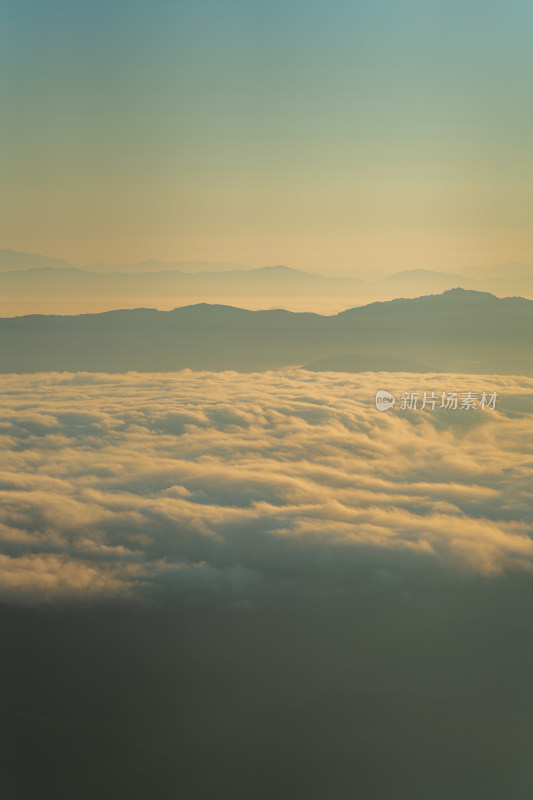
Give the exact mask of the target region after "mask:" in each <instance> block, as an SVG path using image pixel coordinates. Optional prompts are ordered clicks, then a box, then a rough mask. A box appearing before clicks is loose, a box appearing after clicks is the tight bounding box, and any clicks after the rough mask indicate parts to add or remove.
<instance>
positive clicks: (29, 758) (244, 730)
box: [0, 371, 533, 800]
mask: <svg viewBox="0 0 533 800" xmlns="http://www.w3.org/2000/svg"><path fill="white" fill-rule="evenodd" d="M377 388H389V389H391V390H393V391H395V392H396V393H399V392H400V391H402V390H404V389H406V390H407V389H409V390H422V391H423V390H424V389H435V390H436V391H437V390H445V391H454V390H458V391H469V390H473V391H476V390H480V391H482V390H484V389H485V388H487V389H490V390H491V391H498V392H499V393H500V395H501V397H500V399H499V402H498V405H497V409H496V411H494V412H492V411H490V412H489V411H486V412H481V411H475V412H464V413H463V412H459V411H458V412H449V413H448V414H446V413H445V412H438V411H435V412H419V411H417V412H403V411H400V410H399V409H397V408H396V409H395V410H394V411H392V412H385V413H379V412H378V411H376V409H375V406H374V404H373V398H374V394H375V391H376V389H377ZM532 397H533V381H531V380H529V379H524V378H513V377H504V378H501V377H496V376H475V378H468V377H466V376H454V375H440V376H420V375H417V376H410V375H378V376H376V375H370V374H367V375H350V376H346V375H338V374H337V375H333V374H311V373H308V372H305V371H291V372H277V373H267V374H261V375H254V376H243V375H238V374H236V373H222V374H217V375H214V374H209V373H204V374H195V373H188V372H185V373H179V374H170V375H160V374H158V375H137V374H129V375H121V376H114V375H87V374H85V375H84V374H76V375H73V374H55V375H40V376H32V375H25V376H9V377H7V378H6V379H5V381H4V392H3V395H2V414H1V422H0V425H1V428H0V436H1V445H2V449H1V458H2V466H1V474H0V543H1V545H0V593H1V598H2V601H3V604H2V605H0V631H1V633H2V642H3V655H2V664H1V667H0V673H1V678H2V680H1V681H0V687H1V688H0V700H1V702H2V709H3V721H2V725H1V726H0V745H1V750H0V753H1V766H2V771H1V781H2V787H3V789H4V792H3V794H4V795H5V796H6V797H9V798H10V800H11V798H14V800H19V799H22V798H24V799H25V798H30V797H31V798H34V797H48V796H51V797H55V798H69V799H70V798H77V799H78V798H80V799H81V800H85V798H94V797H102V798H122V797H127V798H128V799H129V798H139V799H140V798H147V797H157V798H163V799H165V800H166V798H168V799H169V800H170V799H171V798H172V799H173V798H182V797H183V798H187V800H188V798H192V799H193V800H196V798H199V800H202V799H203V798H216V799H217V800H219V799H221V800H226V798H228V799H229V798H231V799H232V800H233V799H234V798H237V800H241V798H242V800H244V798H246V799H247V800H248V798H250V797H253V798H259V800H263V799H264V800H267V798H268V800H270V798H272V797H279V798H282V799H283V800H285V798H287V800H289V799H290V800H292V798H304V799H305V800H323V798H326V797H327V798H333V800H352V798H363V800H387V799H388V798H395V799H397V800H404V798H405V800H418V799H419V798H420V800H422V799H423V800H426V799H427V798H431V799H432V800H449V798H451V797H453V798H459V800H471V798H474V797H484V798H490V799H491V800H500V798H508V797H509V798H514V797H516V798H522V797H528V796H529V795H530V794H531V791H532V789H533V769H532V768H531V757H530V753H531V747H532V746H533V723H532V721H531V720H532V719H533V715H532V714H531V708H532V705H533V692H532V690H531V679H530V676H531V673H532V670H533V635H532V634H533V630H532V626H533V623H532V617H531V611H530V609H531V607H532V604H533V575H532V574H531V573H532V569H531V568H532V566H533V549H532V545H531V528H532V511H533V502H532V495H533V481H532V467H533V444H532V439H531V417H530V416H529V414H530V409H531V399H532Z"/></svg>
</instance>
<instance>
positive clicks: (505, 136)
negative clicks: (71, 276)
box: [0, 0, 533, 272]
mask: <svg viewBox="0 0 533 800" xmlns="http://www.w3.org/2000/svg"><path fill="white" fill-rule="evenodd" d="M532 30H533V4H531V3H530V2H526V0H507V2H505V3H504V2H493V1H491V0H461V2H459V1H458V0H446V1H445V2H444V0H438V1H436V0H433V1H431V0H404V1H403V2H398V0H372V2H369V0H367V1H366V2H358V1H357V0H350V2H346V1H343V2H341V1H340V0H334V1H333V2H328V3H326V2H323V1H322V2H317V1H316V0H306V2H303V0H283V2H281V1H280V0H270V2H268V3H264V2H261V3H259V2H257V0H246V1H245V0H218V1H217V0H194V2H192V0H187V1H186V2H170V0H152V1H151V2H150V3H148V2H139V0H113V2H109V0H106V2H103V0H93V1H92V2H81V1H80V0H68V1H67V0H47V2H45V3H43V2H42V0H0V74H1V78H0V99H1V104H2V111H3V114H2V118H3V119H2V125H1V127H0V147H1V153H2V156H1V158H0V185H1V187H2V189H1V192H0V216H1V219H2V223H1V230H0V246H2V247H6V248H13V249H18V250H29V251H37V252H40V253H44V254H47V255H56V256H62V257H64V258H67V259H68V260H70V261H72V262H73V263H75V264H78V265H81V264H87V263H91V262H95V261H122V262H124V261H139V260H142V259H145V258H161V259H166V260H211V261H236V262H240V263H243V264H250V265H254V266H261V265H262V264H266V263H287V264H290V265H292V266H295V267H300V268H305V267H309V268H313V269H321V270H322V271H324V272H325V271H328V270H332V271H335V270H336V271H338V272H347V271H349V270H350V269H352V268H364V267H375V268H376V269H381V268H386V269H389V268H390V269H402V268H410V267H428V268H454V267H456V266H457V267H458V266H462V265H469V264H496V263H502V262H506V261H511V260H516V261H528V260H531V255H532V248H533V226H532V225H531V211H532V208H533V202H532V201H533V181H532V177H533V159H531V157H530V148H531V141H533V93H532V92H531V89H530V81H531V74H532V72H533V48H532V47H531V33H532Z"/></svg>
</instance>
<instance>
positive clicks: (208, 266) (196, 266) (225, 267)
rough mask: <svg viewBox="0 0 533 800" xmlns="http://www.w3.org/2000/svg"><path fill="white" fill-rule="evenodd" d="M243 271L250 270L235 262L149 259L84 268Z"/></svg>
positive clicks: (150, 270) (91, 270)
mask: <svg viewBox="0 0 533 800" xmlns="http://www.w3.org/2000/svg"><path fill="white" fill-rule="evenodd" d="M234 269H242V270H248V269H252V267H246V266H244V265H242V264H234V263H233V262H227V261H225V262H215V261H159V259H156V258H155V259H148V260H147V261H137V262H135V263H130V264H102V263H98V264H89V265H88V266H86V267H83V270H84V271H85V272H104V273H105V272H129V273H138V272H142V273H150V272H168V271H173V270H174V271H178V272H193V273H194V272H228V271H229V270H234Z"/></svg>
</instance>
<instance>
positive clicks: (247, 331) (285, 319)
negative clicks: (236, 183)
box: [0, 289, 533, 375]
mask: <svg viewBox="0 0 533 800" xmlns="http://www.w3.org/2000/svg"><path fill="white" fill-rule="evenodd" d="M532 346H533V301H531V300H525V299H523V298H512V297H510V298H503V299H501V298H497V297H495V296H493V295H491V294H488V293H485V292H477V291H468V290H463V289H453V290H450V291H447V292H444V293H443V294H439V295H429V296H424V297H419V298H416V299H397V300H392V301H388V302H376V303H372V304H370V305H366V306H361V307H357V308H351V309H348V310H346V311H344V312H342V313H340V314H337V315H334V316H321V315H319V314H312V313H293V312H290V311H284V310H268V311H267V310H265V311H249V310H246V309H241V308H235V307H232V306H225V305H220V304H218V305H209V304H205V303H203V304H198V305H190V306H184V307H181V308H177V309H175V310H174V311H156V310H154V309H149V308H142V309H135V310H118V311H111V312H107V313H102V314H82V315H79V316H40V315H30V316H25V317H15V318H3V319H0V371H2V372H33V371H39V370H43V371H48V370H86V371H104V372H105V371H109V372H117V371H118V372H123V371H128V370H138V371H161V370H162V371H166V370H175V369H182V368H185V367H188V368H191V369H208V370H221V369H237V370H244V371H253V370H264V369H270V368H278V367H284V366H291V365H305V364H309V365H310V366H311V367H312V368H314V369H316V363H315V366H313V362H317V361H318V360H319V359H326V358H331V357H335V358H336V359H337V361H335V360H333V361H332V362H331V365H332V366H331V368H332V369H339V368H341V369H346V367H347V365H346V363H345V362H344V361H342V359H344V358H345V357H346V355H345V354H347V353H357V354H359V358H360V359H362V360H361V361H360V367H361V365H362V367H361V368H364V369H368V368H372V363H374V364H375V369H376V370H379V369H385V368H387V369H388V368H389V367H390V368H391V369H392V368H393V367H394V364H397V365H398V369H405V368H406V364H407V365H408V363H409V362H415V363H416V364H417V365H418V366H419V367H420V366H421V365H422V367H425V365H427V367H428V369H429V370H431V371H433V370H440V371H458V372H473V373H481V372H499V373H505V374H512V373H515V374H524V375H533V364H532V361H531V352H532ZM338 359H341V361H339V360H338ZM373 359H375V362H373ZM384 365H387V366H384ZM348 366H349V365H348Z"/></svg>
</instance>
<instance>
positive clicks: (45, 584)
mask: <svg viewBox="0 0 533 800" xmlns="http://www.w3.org/2000/svg"><path fill="white" fill-rule="evenodd" d="M3 380H4V392H3V396H2V401H1V403H2V405H1V408H0V411H1V418H0V444H1V453H2V455H1V466H0V599H3V600H8V601H16V602H42V601H51V600H71V599H81V600H93V599H103V598H114V597H121V598H132V599H134V598H143V597H149V598H157V597H158V596H159V595H160V594H161V593H169V592H170V593H172V592H175V591H179V592H186V593H188V594H191V595H192V596H194V595H196V594H203V593H206V592H207V593H213V592H214V593H217V592H220V593H224V595H225V596H227V595H229V596H230V597H232V598H234V599H235V601H236V602H245V601H246V600H247V599H249V598H250V596H251V595H252V594H253V592H254V591H256V590H258V589H265V588H266V589H267V590H268V591H275V590H276V589H279V588H280V587H282V588H283V589H284V590H285V589H287V588H290V587H291V586H292V587H294V586H306V587H308V588H309V587H312V589H313V591H325V592H332V591H335V592H339V591H343V590H344V589H349V588H350V587H352V588H353V586H354V584H355V583H357V585H358V586H359V587H361V591H363V590H364V591H372V590H373V589H374V588H375V587H377V586H383V585H387V586H389V587H391V586H393V587H395V591H397V592H398V593H399V595H401V594H402V592H405V591H406V589H405V585H404V576H405V575H406V574H407V573H412V572H416V573H417V574H420V575H421V576H424V575H428V574H433V573H434V572H435V571H440V572H442V571H443V570H444V571H446V572H449V571H454V572H455V573H459V574H465V573H466V574H472V573H478V574H479V573H481V574H483V575H488V576H491V575H496V574H499V573H501V572H502V571H505V570H508V569H520V570H524V569H525V570H530V569H531V568H532V567H533V541H532V538H531V533H532V531H533V480H532V477H533V441H532V440H531V436H530V432H531V407H532V401H533V380H531V379H526V378H520V377H508V376H505V377H501V376H500V377H498V376H474V377H469V376H464V375H416V376H414V375H408V374H405V373H403V374H372V373H365V374H359V375H342V374H333V373H320V374H315V373H310V372H307V371H305V370H290V371H279V372H268V373H261V374H254V375H242V374H239V373H234V372H224V373H217V374H215V373H194V372H190V371H183V372H180V373H172V374H159V373H158V374H143V375H141V374H137V373H129V374H127V375H103V374H96V375H95V374H86V373H76V374H72V373H62V374H59V373H53V374H41V375H10V376H5V378H4V379H3ZM378 388H387V389H390V390H391V391H393V392H394V393H395V394H396V395H399V393H400V392H401V391H404V390H409V391H411V390H412V391H415V390H417V391H418V390H420V391H424V390H428V391H430V390H434V391H436V392H439V391H443V390H444V391H459V392H462V391H480V392H481V391H497V392H498V393H499V400H498V404H497V407H496V410H495V411H489V410H485V411H481V410H474V411H444V410H438V409H437V410H435V411H411V412H410V411H402V410H400V409H399V408H398V406H397V407H396V408H395V409H394V410H393V411H387V412H385V413H380V412H378V411H376V408H375V405H374V396H375V392H376V390H377V389H378Z"/></svg>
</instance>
